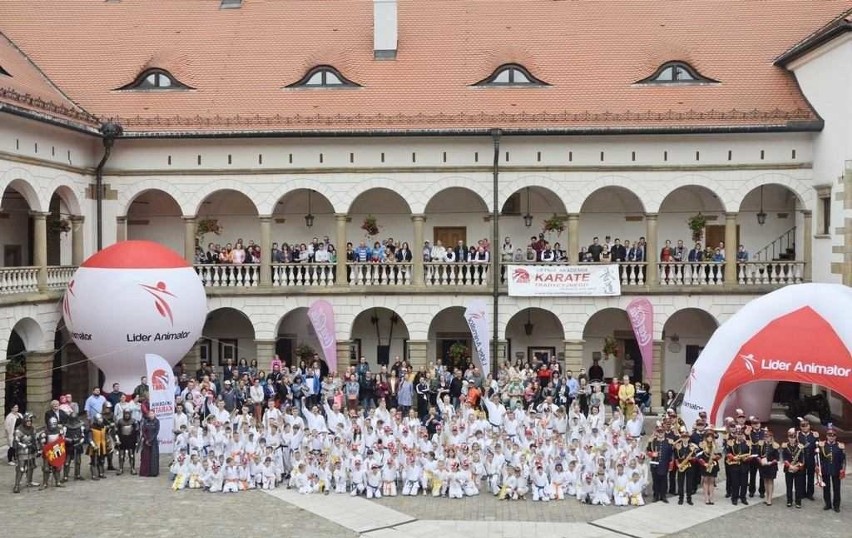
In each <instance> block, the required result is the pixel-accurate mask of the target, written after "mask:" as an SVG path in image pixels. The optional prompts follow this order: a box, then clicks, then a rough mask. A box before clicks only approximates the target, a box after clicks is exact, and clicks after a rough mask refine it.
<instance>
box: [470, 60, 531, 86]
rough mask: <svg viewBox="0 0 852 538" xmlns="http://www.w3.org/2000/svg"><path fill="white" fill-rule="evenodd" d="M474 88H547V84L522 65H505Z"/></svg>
mask: <svg viewBox="0 0 852 538" xmlns="http://www.w3.org/2000/svg"><path fill="white" fill-rule="evenodd" d="M474 86H547V83H546V82H543V81H541V80H539V79H537V78H535V77H534V76H533V75H532V73H530V72H529V71H528V70H527V68H526V67H524V66H522V65H519V64H505V65H501V66H500V67H498V68H497V69H495V70H494V72H493V73H491V75H490V76H489V77H488V78H486V79H484V80H480V81H479V82H477V83H476V84H474Z"/></svg>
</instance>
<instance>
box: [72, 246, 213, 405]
mask: <svg viewBox="0 0 852 538" xmlns="http://www.w3.org/2000/svg"><path fill="white" fill-rule="evenodd" d="M62 310H63V316H64V317H65V324H66V325H67V327H68V329H69V330H70V332H71V337H72V338H73V340H74V343H75V344H77V347H79V348H80V350H81V351H82V352H83V353H84V354H85V355H86V356H87V357H88V358H89V360H91V361H92V362H93V363H94V364H95V365H97V367H98V368H100V369H101V370H102V371H103V372H104V375H105V376H106V383H105V385H104V387H106V388H107V390H109V388H110V387H111V386H112V383H120V384H121V390H122V391H123V392H125V393H129V392H130V391H132V390H133V388H134V387H135V386H136V385H138V384H139V378H140V377H142V376H144V375H146V369H145V355H146V354H148V353H153V354H156V355H159V356H161V357H163V358H165V359H166V361H168V363H169V364H170V365H172V366H174V365H175V364H176V363H177V362H178V361H180V360H181V359H182V358H183V357H184V356H185V355H186V353H187V352H188V351H189V350H190V349H191V348H192V346H193V345H194V344H195V342H196V341H197V340H198V338H199V337H200V336H201V330H202V329H203V327H204V321H205V319H206V316H207V295H206V294H205V292H204V286H203V285H202V284H201V280H200V279H199V277H198V275H197V274H196V272H195V270H194V269H193V268H192V266H190V265H189V264H188V263H187V262H186V260H184V259H183V257H181V256H180V255H179V254H177V253H176V252H174V251H173V250H170V249H168V248H166V247H164V246H163V245H160V244H159V243H154V242H151V241H123V242H120V243H116V244H114V245H112V246H110V247H107V248H105V249H104V250H101V251H100V252H98V253H96V254H94V255H92V256H91V257H90V258H88V259H87V260H86V261H84V262H83V264H82V265H80V267H79V268H78V269H77V271H76V272H75V273H74V277H73V278H72V279H71V281H70V282H69V283H68V288H67V289H66V290H65V297H64V299H63V305H62Z"/></svg>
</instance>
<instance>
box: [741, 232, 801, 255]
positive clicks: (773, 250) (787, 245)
mask: <svg viewBox="0 0 852 538" xmlns="http://www.w3.org/2000/svg"><path fill="white" fill-rule="evenodd" d="M789 249H792V250H793V251H794V252H795V250H796V227H795V226H793V227H792V228H790V229H789V230H787V231H786V232H784V233H783V234H781V235H779V236H778V237H777V238H775V239H774V240H773V241H772V242H771V243H769V244H768V245H766V246H765V247H763V248H762V249H760V250H758V251H756V252H755V253H754V256H752V258H751V259H752V260H754V261H764V262H766V261H772V260H777V259H778V258H779V256H780V255H781V254H787V251H788V250H789ZM794 258H795V256H794Z"/></svg>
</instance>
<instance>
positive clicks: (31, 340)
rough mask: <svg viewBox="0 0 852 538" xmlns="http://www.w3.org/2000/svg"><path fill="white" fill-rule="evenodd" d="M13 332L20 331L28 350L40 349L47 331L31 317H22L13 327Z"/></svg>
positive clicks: (19, 334)
mask: <svg viewBox="0 0 852 538" xmlns="http://www.w3.org/2000/svg"><path fill="white" fill-rule="evenodd" d="M11 332H16V333H18V336H20V337H21V340H22V341H23V342H24V346H25V347H26V348H27V351H39V350H41V347H42V345H43V344H44V341H45V334H46V333H45V331H44V329H43V328H42V326H41V324H40V323H39V322H38V321H36V320H35V319H33V318H31V317H26V318H21V319H19V320H18V321H17V323H15V325H14V326H13V327H12V331H11Z"/></svg>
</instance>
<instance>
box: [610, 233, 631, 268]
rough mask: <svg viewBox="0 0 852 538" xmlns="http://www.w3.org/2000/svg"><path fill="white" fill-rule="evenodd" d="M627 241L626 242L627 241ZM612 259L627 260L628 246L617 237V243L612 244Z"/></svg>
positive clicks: (617, 260) (615, 260) (616, 260)
mask: <svg viewBox="0 0 852 538" xmlns="http://www.w3.org/2000/svg"><path fill="white" fill-rule="evenodd" d="M625 243H626V242H625ZM611 253H612V261H614V262H623V261H627V247H625V246H624V245H622V244H621V240H620V239H619V238H617V237H616V238H615V244H614V245H613V246H612V252H611Z"/></svg>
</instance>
